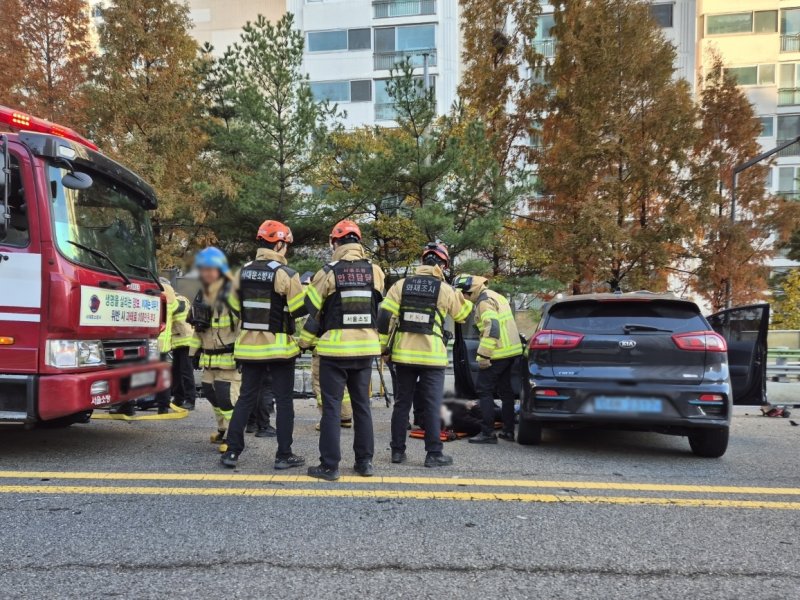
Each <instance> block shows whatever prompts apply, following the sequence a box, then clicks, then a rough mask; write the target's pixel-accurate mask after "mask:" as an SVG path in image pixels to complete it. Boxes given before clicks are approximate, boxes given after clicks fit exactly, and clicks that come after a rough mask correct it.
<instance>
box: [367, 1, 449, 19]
mask: <svg viewBox="0 0 800 600" xmlns="http://www.w3.org/2000/svg"><path fill="white" fill-rule="evenodd" d="M372 8H373V11H374V12H373V14H374V17H375V18H376V19H388V18H392V17H414V16H418V15H434V14H436V0H375V1H374V2H373V3H372Z"/></svg>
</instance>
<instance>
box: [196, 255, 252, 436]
mask: <svg viewBox="0 0 800 600" xmlns="http://www.w3.org/2000/svg"><path fill="white" fill-rule="evenodd" d="M194 264H195V267H196V268H197V270H198V273H199V275H200V284H201V289H200V291H198V292H197V296H195V299H194V300H193V301H192V306H191V310H190V315H189V322H190V323H191V325H192V326H193V327H194V337H193V338H192V354H195V353H200V367H202V369H203V379H202V388H203V395H204V396H205V397H206V399H207V400H208V401H209V402H210V403H211V406H213V407H214V414H215V416H216V418H217V432H216V433H215V434H214V435H212V436H211V441H212V442H214V443H217V444H220V448H219V449H220V451H221V452H225V450H227V445H226V443H225V432H226V430H227V429H228V423H229V422H230V419H231V416H232V415H233V404H234V402H236V399H237V398H238V397H239V386H240V382H241V376H240V375H239V372H238V371H237V370H236V361H235V360H234V358H233V348H234V343H235V342H236V337H237V335H238V332H239V314H238V312H236V311H235V310H234V309H233V308H232V307H231V293H232V289H233V280H232V277H231V270H230V267H229V266H228V259H227V258H226V257H225V254H224V253H223V252H222V250H220V249H219V248H214V247H213V246H211V247H208V248H205V249H204V250H201V251H200V252H198V253H197V255H196V256H195V263H194Z"/></svg>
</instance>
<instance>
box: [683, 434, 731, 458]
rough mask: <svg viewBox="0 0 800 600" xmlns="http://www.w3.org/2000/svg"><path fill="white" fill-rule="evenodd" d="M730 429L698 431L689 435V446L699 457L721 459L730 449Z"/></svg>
mask: <svg viewBox="0 0 800 600" xmlns="http://www.w3.org/2000/svg"><path fill="white" fill-rule="evenodd" d="M729 431H730V430H729V429H728V428H725V429H698V430H696V431H692V432H691V433H690V434H689V446H691V448H692V452H694V453H695V454H696V455H697V456H702V457H704V458H719V457H720V456H722V455H723V454H725V451H726V450H727V449H728V434H729Z"/></svg>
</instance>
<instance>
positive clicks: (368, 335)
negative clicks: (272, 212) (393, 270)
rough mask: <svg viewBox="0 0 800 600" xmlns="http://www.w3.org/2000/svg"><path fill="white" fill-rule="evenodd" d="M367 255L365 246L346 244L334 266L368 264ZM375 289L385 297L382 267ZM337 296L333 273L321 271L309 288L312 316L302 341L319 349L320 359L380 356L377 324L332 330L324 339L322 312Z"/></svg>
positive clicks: (375, 270)
mask: <svg viewBox="0 0 800 600" xmlns="http://www.w3.org/2000/svg"><path fill="white" fill-rule="evenodd" d="M365 259H366V254H365V253H364V248H362V246H361V244H343V245H342V246H339V247H338V248H337V249H336V250H335V251H334V253H333V256H332V262H336V261H339V260H349V261H357V260H365ZM372 273H373V286H374V288H375V290H377V292H379V293H381V294H382V293H383V283H384V278H385V276H384V274H383V271H382V270H381V268H380V267H379V266H378V265H375V264H373V265H372ZM335 292H336V281H335V278H334V274H333V271H332V270H330V269H320V270H319V271H317V274H316V275H314V278H313V279H312V280H311V283H310V284H309V285H308V286H307V287H306V295H305V306H306V309H307V310H308V314H309V315H310V317H311V318H310V319H308V320H307V321H306V323H305V325H303V330H302V331H301V332H300V339H301V340H303V341H304V342H306V343H308V344H309V345H316V349H317V353H318V354H319V355H320V356H326V357H331V358H363V357H369V356H378V355H380V353H381V345H380V342H379V340H378V332H377V330H376V329H375V326H376V325H375V324H374V323H373V324H372V327H362V328H351V329H330V330H328V331H324V332H323V333H322V335H321V336H320V337H317V336H318V335H319V331H320V325H319V324H320V323H321V322H322V318H321V317H322V314H321V313H322V310H323V307H324V306H325V300H326V299H327V298H328V296H330V295H332V294H334V293H335Z"/></svg>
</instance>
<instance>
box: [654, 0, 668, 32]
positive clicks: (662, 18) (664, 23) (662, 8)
mask: <svg viewBox="0 0 800 600" xmlns="http://www.w3.org/2000/svg"><path fill="white" fill-rule="evenodd" d="M672 9H673V4H672V2H670V3H668V4H651V5H650V16H651V17H653V20H654V21H655V22H656V23H658V26H659V27H672Z"/></svg>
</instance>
